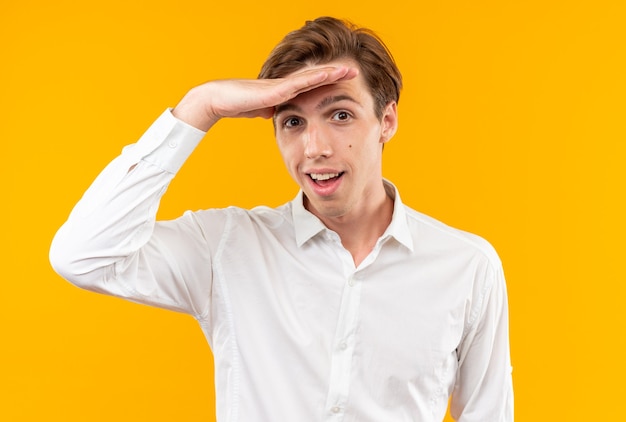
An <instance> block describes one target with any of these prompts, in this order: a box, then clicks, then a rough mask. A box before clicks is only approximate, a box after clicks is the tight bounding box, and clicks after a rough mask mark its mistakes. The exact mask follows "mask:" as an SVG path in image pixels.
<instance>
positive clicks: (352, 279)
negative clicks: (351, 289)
mask: <svg viewBox="0 0 626 422" xmlns="http://www.w3.org/2000/svg"><path fill="white" fill-rule="evenodd" d="M355 283H356V280H355V279H354V277H350V279H349V280H348V285H349V286H354V284H355Z"/></svg>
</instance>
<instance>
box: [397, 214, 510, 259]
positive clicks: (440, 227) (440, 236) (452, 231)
mask: <svg viewBox="0 0 626 422" xmlns="http://www.w3.org/2000/svg"><path fill="white" fill-rule="evenodd" d="M404 208H405V211H406V216H407V222H408V224H409V227H410V230H411V233H413V236H414V242H415V244H416V245H418V247H422V248H433V249H439V250H450V251H451V252H453V251H454V252H455V253H461V254H471V255H475V256H477V257H483V258H484V259H486V260H487V261H489V262H490V263H491V264H492V265H494V266H495V267H499V266H501V265H502V264H501V261H500V257H499V256H498V253H497V251H496V250H495V248H494V247H493V245H492V244H491V243H490V242H489V241H487V240H486V239H485V238H483V237H481V236H479V235H477V234H474V233H471V232H468V231H465V230H461V229H458V228H455V227H452V226H450V225H448V224H446V223H444V222H442V221H440V220H438V219H436V218H433V217H431V216H429V215H426V214H423V213H421V212H419V211H416V210H414V209H413V208H410V207H408V206H406V205H404Z"/></svg>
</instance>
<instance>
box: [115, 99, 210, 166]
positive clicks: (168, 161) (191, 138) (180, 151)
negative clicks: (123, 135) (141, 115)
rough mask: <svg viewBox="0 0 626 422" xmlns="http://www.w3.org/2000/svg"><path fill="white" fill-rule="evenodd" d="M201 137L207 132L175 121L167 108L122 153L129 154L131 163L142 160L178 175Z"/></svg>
mask: <svg viewBox="0 0 626 422" xmlns="http://www.w3.org/2000/svg"><path fill="white" fill-rule="evenodd" d="M204 135H206V132H204V131H202V130H200V129H197V128H195V127H193V126H191V125H189V124H187V123H185V122H183V121H182V120H179V119H177V118H176V117H174V115H173V114H172V110H171V109H170V108H168V109H166V110H165V111H164V112H163V113H162V114H161V115H160V116H159V118H158V119H157V120H156V121H155V122H154V123H153V124H152V125H151V126H150V128H149V129H148V130H147V131H146V132H145V133H144V134H143V135H142V137H141V138H140V139H139V141H138V142H137V143H136V144H133V145H131V146H129V147H127V149H125V151H124V154H125V155H131V157H129V158H131V160H132V161H135V162H136V161H139V160H143V161H146V162H148V163H150V164H153V165H155V166H157V167H159V168H161V169H163V170H165V171H167V172H170V173H177V172H178V170H180V168H181V167H182V165H183V164H184V162H185V161H186V160H187V158H188V157H189V156H190V155H191V153H192V152H193V151H194V149H195V148H196V146H198V144H199V143H200V141H201V140H202V138H203V137H204Z"/></svg>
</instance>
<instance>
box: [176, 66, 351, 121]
mask: <svg viewBox="0 0 626 422" xmlns="http://www.w3.org/2000/svg"><path fill="white" fill-rule="evenodd" d="M357 74H358V69H357V68H355V67H347V66H323V65H321V66H313V67H307V68H305V69H303V70H300V71H298V72H295V73H293V74H291V75H289V76H287V77H285V78H280V79H226V80H217V81H211V82H207V83H205V84H203V85H199V86H197V87H195V88H193V89H191V90H190V91H189V92H188V93H187V94H186V95H185V96H184V97H183V99H182V100H181V101H180V103H179V104H178V105H177V106H176V108H175V109H174V110H173V111H172V113H173V114H174V116H176V117H177V118H179V119H180V120H182V121H184V122H186V123H188V124H190V125H192V126H194V127H196V128H198V129H200V130H203V131H208V130H209V129H210V128H211V126H213V125H214V124H215V123H216V122H217V121H218V120H219V119H221V118H223V117H262V118H270V117H272V115H273V113H274V107H275V106H277V105H279V104H282V103H284V102H286V101H288V100H290V99H292V98H294V97H296V96H297V95H298V94H301V93H303V92H306V91H309V90H311V89H315V88H318V87H320V86H323V85H328V84H332V83H335V82H338V81H341V80H348V79H352V78H354V77H355V76H356V75H357Z"/></svg>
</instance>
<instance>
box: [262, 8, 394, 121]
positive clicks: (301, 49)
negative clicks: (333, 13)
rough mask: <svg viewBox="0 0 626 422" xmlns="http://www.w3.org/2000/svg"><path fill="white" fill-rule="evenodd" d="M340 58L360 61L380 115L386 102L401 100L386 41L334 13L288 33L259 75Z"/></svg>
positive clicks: (278, 74) (280, 74) (282, 72)
mask: <svg viewBox="0 0 626 422" xmlns="http://www.w3.org/2000/svg"><path fill="white" fill-rule="evenodd" d="M338 59H352V60H354V61H355V62H356V63H357V64H358V65H359V67H360V72H361V74H362V75H363V78H364V80H365V83H366V84H367V86H368V87H369V88H370V92H371V94H372V96H373V97H374V107H375V110H374V112H375V113H376V116H377V117H378V118H381V117H382V113H383V110H384V108H385V107H386V106H387V104H389V103H390V102H392V101H395V102H396V103H397V102H398V101H399V100H400V90H401V89H402V75H401V74H400V71H399V70H398V67H397V66H396V63H395V61H394V59H393V57H392V55H391V53H390V51H389V50H388V49H387V46H386V45H385V44H384V43H383V41H382V40H381V39H380V38H379V37H378V35H376V33H374V32H373V31H371V30H370V29H367V28H360V27H357V26H356V25H354V24H352V23H350V22H347V21H344V20H340V19H336V18H332V17H320V18H317V19H315V20H312V21H307V22H306V23H305V25H304V26H303V27H302V28H300V29H298V30H296V31H293V32H290V33H289V34H287V35H286V36H285V38H283V40H282V41H281V42H280V43H279V44H278V45H277V46H276V47H274V49H273V50H272V52H271V53H270V55H269V57H268V58H267V60H266V61H265V63H264V64H263V67H262V68H261V72H260V73H259V76H258V77H259V79H276V78H282V77H285V76H287V75H289V74H291V73H293V72H295V71H297V70H300V69H301V68H303V67H305V66H309V65H317V64H325V63H329V62H331V61H334V60H338Z"/></svg>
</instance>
